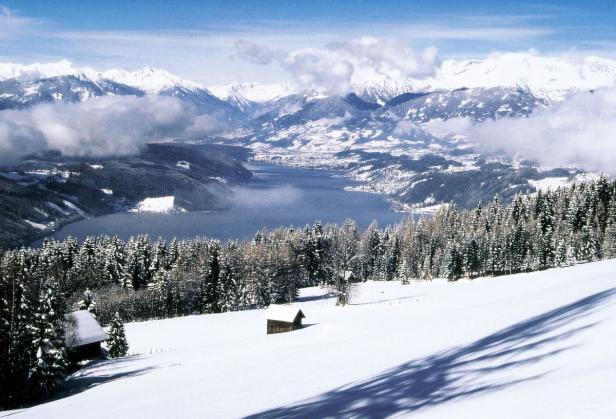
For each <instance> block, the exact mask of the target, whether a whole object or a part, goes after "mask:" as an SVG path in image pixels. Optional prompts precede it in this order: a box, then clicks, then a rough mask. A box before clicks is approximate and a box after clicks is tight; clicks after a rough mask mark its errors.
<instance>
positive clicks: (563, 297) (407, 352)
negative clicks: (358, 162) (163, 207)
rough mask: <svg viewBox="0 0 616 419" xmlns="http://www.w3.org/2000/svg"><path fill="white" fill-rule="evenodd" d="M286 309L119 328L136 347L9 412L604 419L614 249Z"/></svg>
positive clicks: (370, 286)
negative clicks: (537, 268) (284, 317)
mask: <svg viewBox="0 0 616 419" xmlns="http://www.w3.org/2000/svg"><path fill="white" fill-rule="evenodd" d="M295 305H298V306H299V307H301V309H302V311H303V312H304V314H305V315H306V319H305V320H304V324H305V325H306V326H307V327H305V328H304V329H302V330H299V331H295V332H291V333H283V334H277V335H269V336H268V335H266V334H265V319H264V318H263V314H264V310H251V311H244V312H234V313H224V314H216V315H205V316H189V317H183V318H175V319H166V320H155V321H148V322H141V323H132V324H127V327H126V330H127V336H128V340H129V343H130V345H131V348H130V352H131V353H133V354H134V355H133V356H131V357H127V358H124V359H120V360H114V361H103V362H100V363H96V364H92V365H90V366H88V367H86V368H84V369H82V370H81V371H79V372H77V373H76V374H74V375H73V377H72V378H71V379H70V380H69V383H68V387H69V390H72V395H67V396H66V397H64V398H60V399H58V400H56V401H52V402H49V403H46V404H42V405H39V406H36V407H33V408H31V409H28V410H25V411H22V412H19V413H18V414H16V415H15V417H16V418H28V417H33V418H34V417H45V418H65V417H75V416H77V415H78V414H80V412H84V411H86V410H87V411H88V412H89V413H88V416H91V417H95V418H96V417H101V418H108V417H115V418H123V417H148V418H159V417H160V418H166V417H183V418H202V417H212V418H214V417H215V418H225V417H243V416H250V415H254V416H255V417H312V418H314V417H385V416H406V415H417V416H419V417H434V418H443V417H456V418H467V417H468V418H494V417H499V418H516V419H519V418H536V417H540V418H559V419H560V418H586V417H588V418H613V417H616V399H615V398H614V390H615V389H616V357H614V355H613V354H614V352H615V350H616V260H611V261H604V262H596V263H591V264H584V265H577V266H574V267H570V268H563V269H554V270H549V271H544V272H536V273H530V274H520V275H513V276H507V277H498V278H480V279H476V280H473V281H470V280H460V281H458V282H456V283H448V282H446V281H443V280H435V281H433V282H414V283H411V284H409V285H401V284H399V283H397V282H389V283H387V282H368V283H364V284H360V285H359V286H358V288H357V289H356V291H355V294H354V295H353V297H352V299H351V305H348V306H346V307H344V308H341V307H336V306H335V299H333V298H326V296H325V295H324V291H323V290H321V289H319V288H309V289H304V290H302V292H301V297H300V301H298V302H297V303H295ZM67 394H70V393H67Z"/></svg>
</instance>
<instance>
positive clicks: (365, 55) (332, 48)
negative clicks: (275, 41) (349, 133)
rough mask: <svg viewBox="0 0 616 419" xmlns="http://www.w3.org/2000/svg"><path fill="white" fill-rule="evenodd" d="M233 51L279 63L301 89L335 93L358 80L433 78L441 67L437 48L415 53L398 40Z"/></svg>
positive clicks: (246, 45)
mask: <svg viewBox="0 0 616 419" xmlns="http://www.w3.org/2000/svg"><path fill="white" fill-rule="evenodd" d="M235 48H236V51H237V56H238V57H240V58H242V59H244V60H246V61H248V62H250V63H252V64H257V65H269V64H272V63H276V64H278V65H279V66H280V67H281V68H282V69H284V70H285V71H286V72H288V73H289V75H290V76H291V77H293V79H294V80H295V81H296V82H297V83H298V84H299V85H300V87H303V88H308V89H315V90H318V91H325V92H331V93H337V94H346V93H349V92H350V91H351V90H352V88H351V84H352V83H356V82H361V80H373V79H375V78H377V79H378V78H388V77H392V78H410V77H413V78H423V77H428V76H432V75H434V73H435V71H436V69H437V68H438V67H439V66H440V64H441V61H440V59H439V56H438V51H437V50H436V48H433V47H429V48H426V49H424V50H423V51H422V52H420V53H415V52H414V51H412V50H411V49H410V47H409V46H408V45H407V44H406V43H404V42H402V41H400V40H390V39H377V38H371V37H363V38H359V39H355V40H352V41H347V42H332V43H329V44H328V45H326V46H325V47H324V48H305V49H299V50H295V51H291V52H286V51H283V50H279V49H271V48H270V47H268V46H264V45H258V44H255V43H253V42H250V41H245V40H240V41H237V42H236V43H235Z"/></svg>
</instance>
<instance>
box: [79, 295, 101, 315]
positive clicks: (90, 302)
mask: <svg viewBox="0 0 616 419" xmlns="http://www.w3.org/2000/svg"><path fill="white" fill-rule="evenodd" d="M77 308H78V309H79V310H88V311H89V312H90V313H92V315H93V316H94V317H96V301H94V294H92V291H90V289H89V288H86V290H85V291H84V292H83V299H81V300H79V301H78V302H77Z"/></svg>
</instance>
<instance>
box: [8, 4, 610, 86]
mask: <svg viewBox="0 0 616 419" xmlns="http://www.w3.org/2000/svg"><path fill="white" fill-rule="evenodd" d="M0 5H1V6H2V9H0V61H15V62H21V63H30V62H34V61H52V60H57V59H61V58H67V59H69V60H71V61H73V62H75V63H76V64H78V65H90V66H93V67H95V68H97V69H104V68H110V67H125V68H137V67H142V66H145V65H151V66H154V67H161V68H166V69H168V70H169V71H171V72H174V73H177V74H180V75H182V76H184V77H187V78H191V79H194V80H197V81H200V82H202V83H204V84H219V83H225V82H230V81H233V80H239V81H249V80H250V81H253V80H254V81H262V82H269V81H275V80H279V79H284V78H285V77H286V73H285V72H284V71H283V70H281V69H279V68H277V66H276V65H275V64H272V65H267V66H256V65H253V64H250V63H247V62H246V61H243V60H240V59H238V58H237V56H236V50H235V43H236V41H238V40H248V41H250V42H255V43H258V44H260V45H267V46H268V47H270V48H275V49H280V50H285V51H291V50H297V49H301V48H321V47H323V46H324V45H326V44H328V43H331V42H340V41H348V40H351V39H355V38H357V37H361V36H372V37H378V38H396V39H398V40H403V41H404V42H406V43H408V44H409V45H410V46H411V47H412V48H414V49H422V48H425V47H428V46H434V47H436V48H438V50H439V54H440V56H441V58H443V59H446V58H449V57H481V56H484V55H487V54H489V53H492V52H496V51H524V50H528V49H531V48H532V49H536V50H538V51H540V53H543V54H579V55H584V54H597V55H603V56H609V57H613V56H614V55H615V52H616V23H614V22H616V1H614V0H611V1H609V0H603V1H578V0H570V1H559V2H540V3H539V2H530V1H529V2H507V1H460V0H458V1H386V0H385V1H374V0H373V1H336V0H326V1H322V0H318V1H280V0H278V1H256V0H253V1H233V0H227V1H181V2H180V1H159V0H149V1H114V2H103V1H87V0H80V1H48V0H47V1H39V0H28V1H16V0H0Z"/></svg>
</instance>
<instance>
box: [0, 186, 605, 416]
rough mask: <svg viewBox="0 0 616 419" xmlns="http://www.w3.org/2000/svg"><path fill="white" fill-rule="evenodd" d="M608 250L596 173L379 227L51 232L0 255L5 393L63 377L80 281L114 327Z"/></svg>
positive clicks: (0, 370)
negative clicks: (124, 236) (155, 236)
mask: <svg viewBox="0 0 616 419" xmlns="http://www.w3.org/2000/svg"><path fill="white" fill-rule="evenodd" d="M612 257H616V181H612V182H610V181H608V179H607V178H606V177H604V176H602V177H601V178H599V179H598V180H597V181H593V182H582V183H578V184H574V185H572V186H570V187H566V188H559V189H556V190H554V191H548V192H541V191H539V192H538V193H536V194H534V195H518V196H516V197H515V198H514V199H513V200H512V201H511V202H509V203H507V204H504V203H502V202H501V201H500V199H499V198H498V197H495V198H494V199H493V200H492V201H491V202H489V203H487V204H486V205H483V204H480V205H478V206H477V207H476V208H474V209H471V210H460V209H458V208H457V207H456V206H455V205H447V206H444V207H443V208H442V209H441V210H440V211H438V212H437V213H436V214H434V215H433V216H431V217H429V218H420V219H418V220H414V219H411V218H409V219H406V220H404V221H402V222H401V223H399V224H397V225H395V226H392V227H388V228H384V229H379V228H378V227H377V225H376V224H373V225H371V226H369V227H368V228H366V229H364V230H360V229H359V228H358V227H357V225H356V224H355V222H353V221H351V220H349V221H347V222H345V223H343V224H342V225H325V226H324V225H322V224H321V223H318V222H317V223H315V224H314V225H312V226H306V227H304V228H299V229H297V228H294V227H288V228H278V229H275V230H273V231H266V230H262V231H260V232H258V233H257V234H256V235H255V236H254V238H253V239H252V240H249V241H241V242H240V241H230V242H227V243H221V242H219V241H217V240H209V239H202V238H196V239H192V240H183V241H177V240H173V241H171V242H170V243H166V242H165V241H163V240H161V239H159V240H155V241H151V240H150V239H149V238H148V236H146V235H141V236H138V237H134V238H130V239H129V240H127V241H123V240H121V239H119V238H118V237H114V236H99V237H96V238H94V237H88V238H86V239H85V240H84V241H83V242H82V243H80V244H79V243H77V241H76V240H74V239H71V238H68V239H66V240H63V241H54V240H47V241H45V242H44V244H43V246H42V247H41V248H38V249H30V248H21V249H17V250H9V251H6V252H5V253H4V254H2V256H1V258H0V357H1V358H0V383H1V384H0V394H2V395H3V399H2V400H1V402H2V403H3V405H10V404H13V405H14V404H15V403H18V402H21V401H23V400H28V399H32V398H36V397H40V396H41V395H45V394H49V393H50V392H51V391H53V390H54V389H55V388H56V386H57V384H58V383H60V382H61V381H62V379H63V377H64V374H65V372H66V362H65V359H66V358H65V355H64V351H65V349H64V346H63V333H64V332H63V325H62V323H63V319H64V316H65V314H66V313H67V312H68V311H70V310H72V309H75V308H78V307H79V302H80V298H82V297H83V295H84V291H85V290H91V291H87V292H91V293H92V294H93V295H94V297H92V296H90V297H89V298H95V300H96V315H97V318H98V319H99V321H100V322H101V323H102V324H103V325H109V324H112V323H113V322H114V321H119V320H120V319H121V320H124V321H135V320H147V319H152V318H165V317H174V316H182V315H188V314H207V313H220V312H227V311H236V310H243V309H250V308H260V307H265V306H267V305H269V304H270V303H284V302H290V301H293V300H294V299H295V298H296V296H297V292H298V289H299V288H301V287H306V286H316V285H327V286H330V287H331V288H332V290H333V291H334V292H336V293H338V295H339V296H340V295H344V296H345V298H344V299H343V301H344V300H345V299H346V296H348V292H349V288H350V286H351V285H352V284H351V283H350V281H353V280H354V281H367V280H377V281H391V280H399V281H402V282H403V283H408V282H410V281H411V280H417V279H420V280H429V279H432V278H435V277H444V278H448V279H450V280H456V279H458V278H461V277H464V276H466V277H475V276H479V275H503V274H512V273H519V272H530V271H537V270H543V269H548V268H553V267H559V266H567V265H571V264H574V263H578V262H587V261H593V260H599V259H603V258H612ZM349 273H352V275H349ZM7 395H9V396H7ZM6 397H8V399H6Z"/></svg>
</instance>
